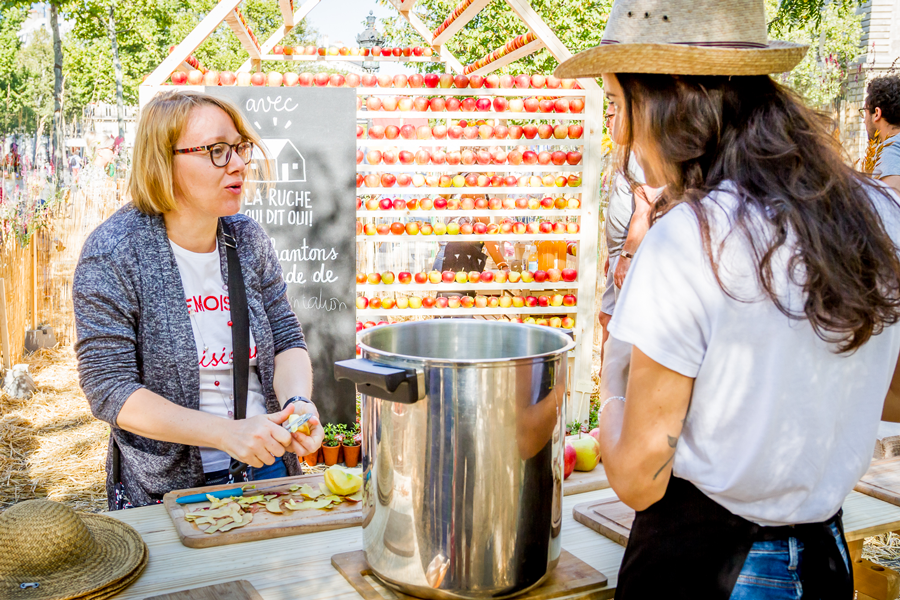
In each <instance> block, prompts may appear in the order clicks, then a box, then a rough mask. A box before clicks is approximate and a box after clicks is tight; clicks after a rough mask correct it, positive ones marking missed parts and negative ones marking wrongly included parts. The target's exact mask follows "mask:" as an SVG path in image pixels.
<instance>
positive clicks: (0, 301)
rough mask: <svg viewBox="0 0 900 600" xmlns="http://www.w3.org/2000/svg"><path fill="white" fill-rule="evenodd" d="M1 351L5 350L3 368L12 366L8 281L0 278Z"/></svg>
mask: <svg viewBox="0 0 900 600" xmlns="http://www.w3.org/2000/svg"><path fill="white" fill-rule="evenodd" d="M0 351H2V352H3V370H4V371H5V370H6V369H8V368H10V367H11V366H12V360H11V357H10V355H9V328H8V326H7V321H6V281H5V280H3V279H2V278H0Z"/></svg>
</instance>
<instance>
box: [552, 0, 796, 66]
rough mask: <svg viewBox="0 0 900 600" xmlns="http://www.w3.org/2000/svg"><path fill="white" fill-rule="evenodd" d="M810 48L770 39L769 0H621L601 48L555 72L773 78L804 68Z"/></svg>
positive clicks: (588, 52) (612, 12) (586, 53)
mask: <svg viewBox="0 0 900 600" xmlns="http://www.w3.org/2000/svg"><path fill="white" fill-rule="evenodd" d="M808 48H809V47H808V46H805V45H803V44H794V43H791V42H781V41H777V40H769V39H768V35H767V31H766V10H765V4H764V0H615V2H614V3H613V7H612V11H611V12H610V15H609V20H608V21H607V23H606V29H605V30H604V32H603V39H602V41H601V42H600V45H599V46H595V47H594V48H591V49H589V50H585V51H584V52H580V53H579V54H576V55H575V56H573V57H572V58H570V59H569V60H567V61H565V62H563V63H562V64H561V65H559V66H558V67H557V68H556V71H555V73H554V75H556V76H557V77H560V78H573V77H599V76H600V75H602V74H603V73H659V74H668V75H770V74H773V73H784V72H785V71H790V70H791V69H793V68H794V67H796V66H797V64H798V63H799V62H800V61H801V60H803V57H804V56H805V55H806V51H807V49H808Z"/></svg>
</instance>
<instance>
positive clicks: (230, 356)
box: [198, 346, 257, 369]
mask: <svg viewBox="0 0 900 600" xmlns="http://www.w3.org/2000/svg"><path fill="white" fill-rule="evenodd" d="M256 355H257V350H256V346H253V347H252V348H250V360H253V359H254V358H256ZM233 360H234V352H233V351H232V352H227V356H226V349H225V348H222V350H220V351H219V352H212V353H210V354H209V355H207V353H206V352H204V353H203V356H201V357H200V361H199V362H198V364H199V365H200V368H201V369H210V368H215V367H218V366H219V365H230V364H231V363H232V361H233Z"/></svg>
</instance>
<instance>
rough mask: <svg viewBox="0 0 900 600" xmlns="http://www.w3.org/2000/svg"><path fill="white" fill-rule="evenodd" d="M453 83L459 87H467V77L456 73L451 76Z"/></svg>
mask: <svg viewBox="0 0 900 600" xmlns="http://www.w3.org/2000/svg"><path fill="white" fill-rule="evenodd" d="M453 85H455V86H456V87H458V88H459V89H463V88H467V87H469V78H468V77H466V76H465V75H457V76H456V77H454V78H453Z"/></svg>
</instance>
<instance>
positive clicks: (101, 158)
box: [94, 135, 116, 171]
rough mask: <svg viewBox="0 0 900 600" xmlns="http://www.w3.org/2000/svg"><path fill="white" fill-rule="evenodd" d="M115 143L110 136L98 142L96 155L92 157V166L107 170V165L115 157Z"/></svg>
mask: <svg viewBox="0 0 900 600" xmlns="http://www.w3.org/2000/svg"><path fill="white" fill-rule="evenodd" d="M115 143H116V141H115V139H114V138H113V137H112V136H111V135H110V136H107V137H106V139H104V140H103V141H101V142H100V146H99V147H98V148H97V153H96V154H95V155H94V166H96V167H99V168H100V169H103V170H104V171H105V170H107V168H108V166H109V164H110V163H111V162H112V161H113V158H114V157H115V150H113V147H114V146H115Z"/></svg>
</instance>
